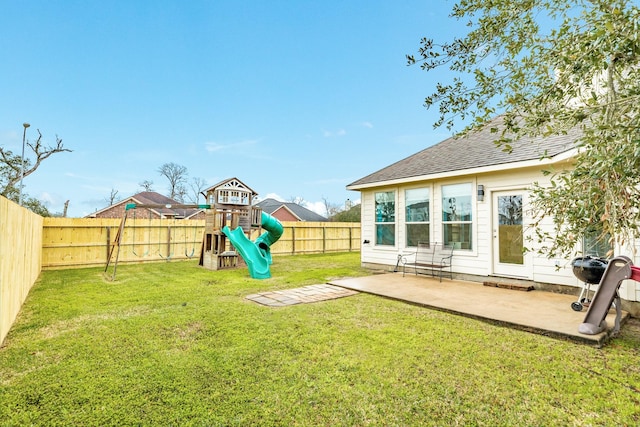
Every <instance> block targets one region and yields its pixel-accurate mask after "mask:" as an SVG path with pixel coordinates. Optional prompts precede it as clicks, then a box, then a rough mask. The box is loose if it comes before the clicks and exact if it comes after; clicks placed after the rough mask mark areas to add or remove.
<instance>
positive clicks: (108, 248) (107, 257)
mask: <svg viewBox="0 0 640 427" xmlns="http://www.w3.org/2000/svg"><path fill="white" fill-rule="evenodd" d="M110 253H111V226H110V225H107V253H106V254H105V259H106V260H107V262H109V254H110Z"/></svg>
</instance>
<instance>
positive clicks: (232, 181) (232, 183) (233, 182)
mask: <svg viewBox="0 0 640 427" xmlns="http://www.w3.org/2000/svg"><path fill="white" fill-rule="evenodd" d="M224 186H227V187H235V188H244V189H245V190H248V191H250V192H251V194H252V195H253V196H257V195H258V193H256V192H255V191H254V190H253V189H252V188H251V187H249V186H248V185H247V184H245V183H244V182H242V181H240V180H239V179H238V178H235V177H234V178H227V179H225V180H223V181H220V182H219V183H217V184H214V185H212V186H211V187H209V188H207V189H205V190H203V191H202V193H203V194H207V193H209V192H211V191H215V190H216V189H217V188H219V187H224Z"/></svg>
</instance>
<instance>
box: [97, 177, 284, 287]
mask: <svg viewBox="0 0 640 427" xmlns="http://www.w3.org/2000/svg"><path fill="white" fill-rule="evenodd" d="M204 194H205V197H206V200H207V202H208V203H207V204H202V205H197V204H173V205H156V204H136V203H129V204H127V205H126V207H125V213H124V216H123V217H122V220H121V222H120V226H119V227H118V232H117V234H116V238H115V241H114V243H113V245H112V246H111V250H110V252H109V256H108V257H107V265H106V267H105V273H106V272H107V271H108V269H109V265H110V263H111V260H112V259H113V258H114V253H115V260H114V263H113V275H112V280H115V277H116V269H117V265H118V258H119V255H120V247H121V243H122V238H123V235H124V228H125V225H126V222H127V218H128V216H129V212H130V211H133V212H135V209H139V208H140V209H141V208H147V209H161V208H165V209H193V208H196V209H205V229H204V234H203V238H202V248H201V251H200V260H199V265H201V266H203V267H204V268H206V269H209V270H221V269H228V268H237V267H239V266H240V265H241V262H240V260H239V256H240V257H241V258H242V260H243V261H244V264H245V265H246V266H247V268H248V270H249V274H250V276H251V277H252V278H254V279H266V278H269V277H271V272H270V267H269V266H270V265H271V263H272V258H271V245H273V244H274V243H275V242H276V241H277V240H278V239H279V238H280V236H282V233H283V228H282V224H281V223H280V222H279V221H278V220H277V219H276V218H274V217H272V216H271V215H269V214H267V213H265V212H262V209H260V208H259V207H256V206H254V205H253V199H254V198H255V197H256V196H257V193H256V192H254V191H253V190H252V189H251V188H249V187H248V186H246V185H245V184H244V183H243V182H242V181H240V180H239V179H237V178H230V179H227V180H224V181H222V182H220V183H218V184H216V185H214V186H212V187H210V188H209V189H207V190H205V192H204ZM260 228H262V229H264V230H265V233H263V234H261V235H260V236H258V237H257V238H256V239H255V240H254V241H252V240H250V236H251V235H252V234H254V232H257V231H258V230H259V229H260Z"/></svg>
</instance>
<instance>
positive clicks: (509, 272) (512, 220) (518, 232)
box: [492, 190, 531, 278]
mask: <svg viewBox="0 0 640 427" xmlns="http://www.w3.org/2000/svg"><path fill="white" fill-rule="evenodd" d="M526 202H527V193H526V192H525V191H524V190H515V191H500V192H494V193H493V196H492V204H493V227H492V232H493V233H492V234H493V273H494V274H496V275H499V276H508V277H522V278H530V269H531V267H530V265H529V264H530V262H528V257H527V256H526V254H525V251H524V232H525V229H524V226H525V224H524V212H525V206H526Z"/></svg>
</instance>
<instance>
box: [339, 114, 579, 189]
mask: <svg viewBox="0 0 640 427" xmlns="http://www.w3.org/2000/svg"><path fill="white" fill-rule="evenodd" d="M494 120H495V121H499V120H500V118H497V119H494ZM490 128H491V126H487V127H485V129H483V130H482V131H480V132H476V133H472V134H469V135H467V136H465V137H462V138H454V137H452V138H448V139H445V140H444V141H442V142H439V143H438V144H436V145H433V146H431V147H429V148H425V149H424V150H422V151H420V152H418V153H416V154H413V155H411V156H409V157H407V158H405V159H402V160H399V161H397V162H395V163H393V164H391V165H389V166H387V167H384V168H382V169H380V170H378V171H376V172H373V173H372V174H370V175H367V176H365V177H363V178H360V179H358V180H357V181H354V182H352V183H351V184H349V185H348V186H347V188H348V187H351V186H358V185H365V184H373V183H377V182H384V181H391V180H398V179H408V178H412V177H417V176H426V175H432V174H439V173H446V172H455V171H463V170H466V169H474V168H479V167H486V166H497V165H501V164H507V163H515V162H521V161H527V160H536V159H540V158H541V157H542V156H543V155H544V154H545V153H546V155H547V156H549V157H553V156H556V155H558V154H560V153H564V152H566V151H569V150H571V149H572V148H573V147H574V142H575V140H576V138H577V137H578V135H579V134H578V131H577V130H573V131H571V132H569V133H568V134H567V135H554V136H550V137H546V138H542V137H536V138H522V139H521V140H519V141H518V142H516V143H513V144H512V147H513V150H512V152H511V153H507V152H505V151H503V150H502V148H499V147H496V145H495V143H494V141H495V140H496V139H497V138H498V134H497V133H492V132H491V130H490Z"/></svg>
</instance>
